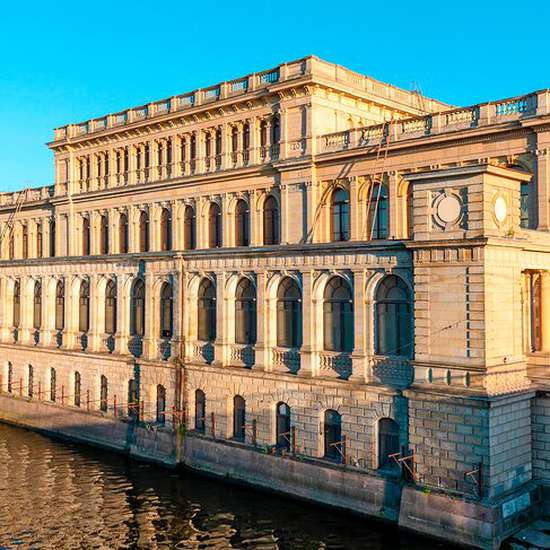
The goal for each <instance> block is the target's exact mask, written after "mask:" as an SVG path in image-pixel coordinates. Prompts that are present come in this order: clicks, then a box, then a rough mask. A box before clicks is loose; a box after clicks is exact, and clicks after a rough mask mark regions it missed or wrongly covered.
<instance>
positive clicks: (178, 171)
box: [169, 136, 183, 178]
mask: <svg viewBox="0 0 550 550" xmlns="http://www.w3.org/2000/svg"><path fill="white" fill-rule="evenodd" d="M169 139H171V143H172V165H171V166H170V174H171V176H172V177H173V178H178V177H179V176H181V175H182V174H183V170H182V166H181V163H180V160H181V149H182V144H181V139H180V137H179V136H172V137H171V138H169Z"/></svg>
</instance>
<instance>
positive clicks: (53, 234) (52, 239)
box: [50, 218, 55, 258]
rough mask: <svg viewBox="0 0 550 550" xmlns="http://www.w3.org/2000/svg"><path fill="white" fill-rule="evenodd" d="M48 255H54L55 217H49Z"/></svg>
mask: <svg viewBox="0 0 550 550" xmlns="http://www.w3.org/2000/svg"><path fill="white" fill-rule="evenodd" d="M50 256H51V257H52V258H53V257H54V256H55V219H54V218H50Z"/></svg>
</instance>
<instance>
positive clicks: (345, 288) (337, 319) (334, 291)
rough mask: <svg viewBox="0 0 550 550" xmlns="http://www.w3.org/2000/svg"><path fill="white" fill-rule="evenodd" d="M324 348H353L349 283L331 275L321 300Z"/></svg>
mask: <svg viewBox="0 0 550 550" xmlns="http://www.w3.org/2000/svg"><path fill="white" fill-rule="evenodd" d="M323 331H324V348H325V349H326V350H330V351H343V352H350V351H351V350H352V349H353V300H352V295H351V289H350V287H349V285H348V284H347V283H346V281H344V279H342V277H333V278H332V279H330V281H328V283H327V286H326V287H325V293H324V302H323Z"/></svg>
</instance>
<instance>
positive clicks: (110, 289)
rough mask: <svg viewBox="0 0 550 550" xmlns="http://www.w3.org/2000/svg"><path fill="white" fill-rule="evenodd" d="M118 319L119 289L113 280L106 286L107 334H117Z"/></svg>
mask: <svg viewBox="0 0 550 550" xmlns="http://www.w3.org/2000/svg"><path fill="white" fill-rule="evenodd" d="M116 317H117V289H116V282H115V281H113V280H112V279H109V280H108V281H107V284H106V285H105V333H106V334H111V335H112V334H115V333H116V328H117V327H116V321H117V319H116Z"/></svg>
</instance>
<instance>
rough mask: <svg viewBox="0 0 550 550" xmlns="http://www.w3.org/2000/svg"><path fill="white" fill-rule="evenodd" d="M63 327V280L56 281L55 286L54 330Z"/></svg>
mask: <svg viewBox="0 0 550 550" xmlns="http://www.w3.org/2000/svg"><path fill="white" fill-rule="evenodd" d="M64 328H65V285H64V283H63V281H57V286H56V287H55V330H57V331H60V330H63V329H64Z"/></svg>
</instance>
